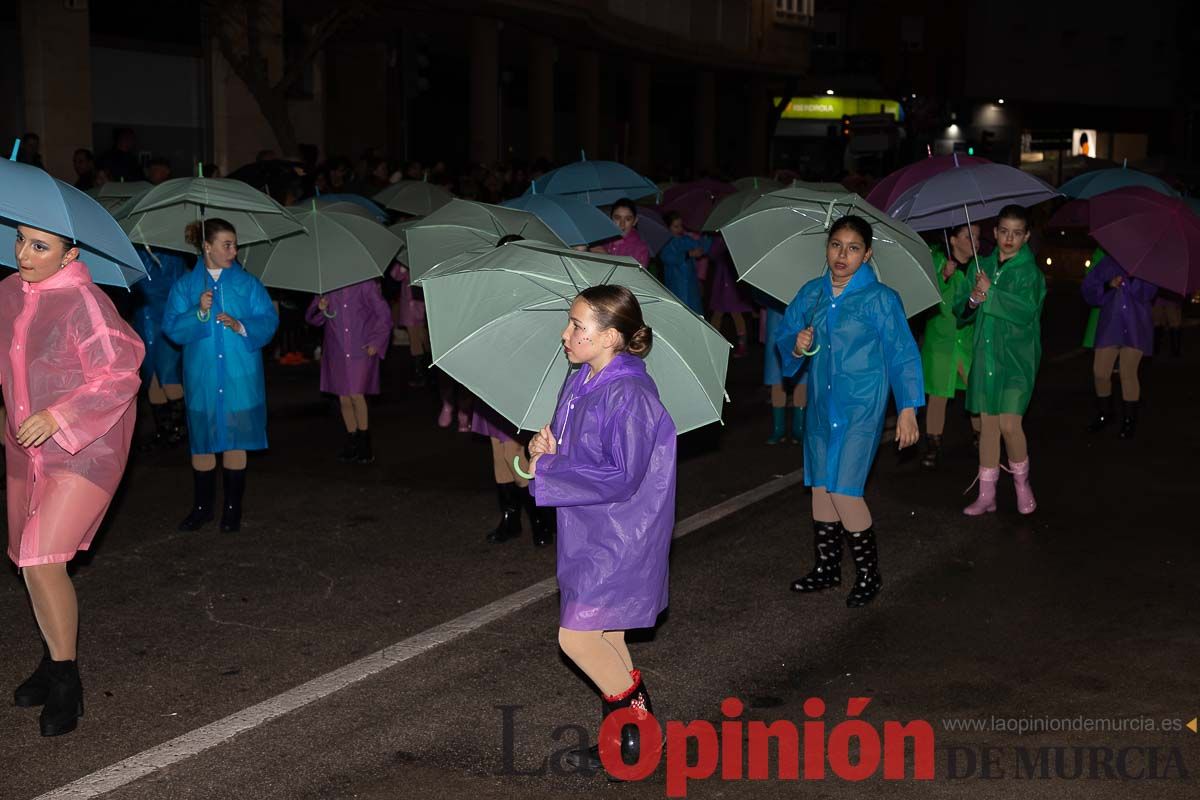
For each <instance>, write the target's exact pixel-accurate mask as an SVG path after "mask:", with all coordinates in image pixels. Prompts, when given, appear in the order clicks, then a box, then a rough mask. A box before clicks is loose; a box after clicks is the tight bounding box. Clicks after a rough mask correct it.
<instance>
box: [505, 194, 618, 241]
mask: <svg viewBox="0 0 1200 800" xmlns="http://www.w3.org/2000/svg"><path fill="white" fill-rule="evenodd" d="M618 199H620V198H613V200H618ZM609 202H613V201H609ZM500 205H502V206H504V207H505V208H515V209H517V210H518V211H528V212H529V213H530V214H533V215H534V216H536V217H537V218H538V219H540V220H541V221H542V222H544V223H546V225H547V227H549V228H550V230H552V231H554V235H555V236H557V237H558V238H559V239H561V240H562V241H564V242H566V243H567V244H569V245H572V246H573V245H577V244H591V243H592V242H602V241H604V240H605V239H611V238H613V237H614V236H620V235H621V229H620V228H618V227H617V225H616V223H614V222H613V221H612V220H611V219H609V217H608V215H607V214H605V213H604V212H603V211H601V210H600V209H598V208H596V207H595V206H591V205H588V204H587V203H585V202H583V201H582V200H577V199H575V198H574V197H571V196H569V195H552V194H541V193H540V192H539V193H537V194H523V195H521V196H520V197H514V198H513V199H512V200H505V201H504V202H503V203H501V204H500Z"/></svg>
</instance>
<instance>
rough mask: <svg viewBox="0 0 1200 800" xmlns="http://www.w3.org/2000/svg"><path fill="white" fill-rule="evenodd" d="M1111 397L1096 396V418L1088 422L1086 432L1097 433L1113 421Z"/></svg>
mask: <svg viewBox="0 0 1200 800" xmlns="http://www.w3.org/2000/svg"><path fill="white" fill-rule="evenodd" d="M1113 402H1114V401H1113V397H1112V395H1111V394H1110V395H1109V396H1108V397H1099V396H1097V397H1096V418H1095V419H1093V420H1092V421H1091V422H1089V423H1088V426H1087V429H1088V433H1099V432H1100V431H1102V430H1104V429H1105V428H1107V427H1108V423H1110V422H1112V421H1113V416H1114V414H1113Z"/></svg>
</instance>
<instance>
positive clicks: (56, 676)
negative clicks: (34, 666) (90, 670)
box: [38, 661, 83, 736]
mask: <svg viewBox="0 0 1200 800" xmlns="http://www.w3.org/2000/svg"><path fill="white" fill-rule="evenodd" d="M47 671H48V673H49V676H50V688H49V691H47V693H46V704H45V706H43V707H42V716H41V718H40V719H39V720H38V722H39V723H40V724H41V728H42V736H61V735H62V734H64V733H70V732H71V731H73V730H75V726H76V725H77V724H79V718H80V717H82V716H83V684H82V683H81V682H80V681H79V669H78V667H77V666H76V664H75V662H74V661H51V662H50V665H49V667H48V668H47Z"/></svg>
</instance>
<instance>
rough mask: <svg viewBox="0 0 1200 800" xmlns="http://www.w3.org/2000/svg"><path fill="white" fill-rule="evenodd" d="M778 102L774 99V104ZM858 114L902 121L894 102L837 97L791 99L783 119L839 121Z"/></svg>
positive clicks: (899, 111)
mask: <svg viewBox="0 0 1200 800" xmlns="http://www.w3.org/2000/svg"><path fill="white" fill-rule="evenodd" d="M779 100H780V98H778V97H776V98H775V102H776V103H778V102H779ZM858 114H891V115H892V116H893V117H895V118H896V119H897V120H900V119H903V114H902V112H901V110H900V104H899V103H898V102H896V101H895V100H881V99H879V98H875V97H840V96H838V95H824V96H817V97H793V98H792V99H791V100H789V101H788V104H787V108H786V109H784V111H783V119H841V118H842V117H845V116H850V117H853V116H855V115H858Z"/></svg>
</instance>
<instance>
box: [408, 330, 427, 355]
mask: <svg viewBox="0 0 1200 800" xmlns="http://www.w3.org/2000/svg"><path fill="white" fill-rule="evenodd" d="M428 336H429V333H428V331H427V330H426V329H425V326H424V325H409V326H408V352H409V353H410V354H411V355H412V356H413V357H414V358H416V357H417V356H423V355H425V353H427V352H429V351H428V348H427V346H426V343H425V341H426V339H427V338H428Z"/></svg>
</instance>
